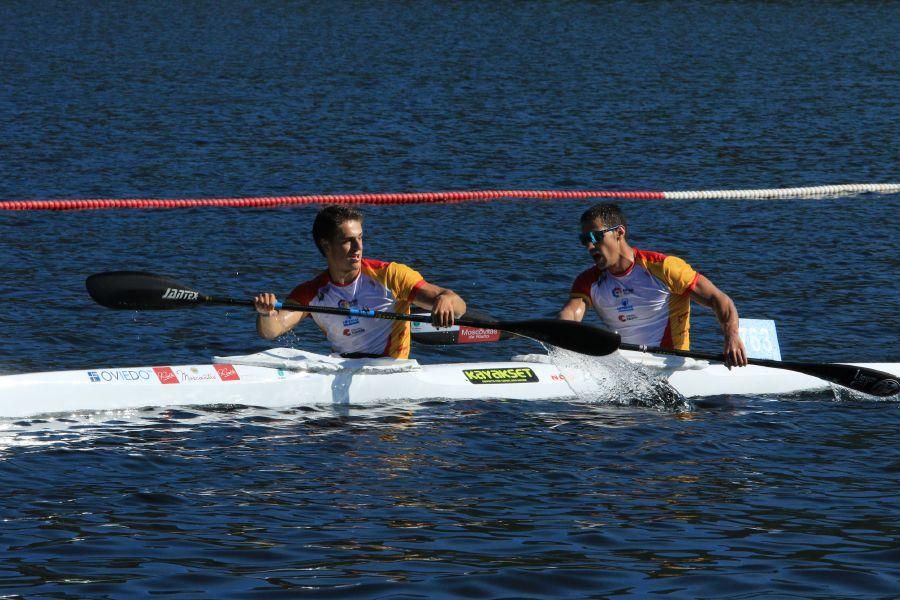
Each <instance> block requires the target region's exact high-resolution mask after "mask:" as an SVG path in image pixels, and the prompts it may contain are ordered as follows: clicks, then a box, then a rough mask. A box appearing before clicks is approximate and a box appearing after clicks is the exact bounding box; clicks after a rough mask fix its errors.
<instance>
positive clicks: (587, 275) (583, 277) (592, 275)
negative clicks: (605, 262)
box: [575, 265, 600, 281]
mask: <svg viewBox="0 0 900 600" xmlns="http://www.w3.org/2000/svg"><path fill="white" fill-rule="evenodd" d="M598 279H600V268H599V267H598V266H597V265H592V266H590V267H588V268H587V269H585V270H584V271H582V272H581V273H579V274H578V276H577V277H576V278H575V281H597V280H598Z"/></svg>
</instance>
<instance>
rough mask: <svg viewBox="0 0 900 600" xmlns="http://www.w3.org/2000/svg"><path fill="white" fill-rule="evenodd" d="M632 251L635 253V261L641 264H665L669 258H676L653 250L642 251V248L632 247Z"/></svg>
mask: <svg viewBox="0 0 900 600" xmlns="http://www.w3.org/2000/svg"><path fill="white" fill-rule="evenodd" d="M632 251H634V259H635V261H637V262H641V263H662V262H665V261H666V259H667V258H675V257H673V256H670V255H669V254H664V253H663V252H655V251H653V250H641V249H640V248H634V247H632Z"/></svg>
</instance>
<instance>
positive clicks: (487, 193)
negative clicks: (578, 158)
mask: <svg viewBox="0 0 900 600" xmlns="http://www.w3.org/2000/svg"><path fill="white" fill-rule="evenodd" d="M866 192H873V193H880V194H891V193H897V192H900V183H859V184H844V185H821V186H814V187H792V188H774V189H758V190H700V191H686V192H651V191H643V192H641V191H637V192H615V191H576V190H475V191H461V192H452V191H451V192H412V193H384V194H333V195H328V194H325V195H321V194H319V195H311V196H267V197H259V198H185V199H150V198H119V199H116V198H107V199H93V200H5V201H0V210H17V211H26V210H56V211H63V210H102V209H113V208H195V207H201V206H214V207H230V208H273V207H277V206H299V205H307V204H422V203H432V202H444V203H456V202H468V201H473V200H497V199H501V198H523V199H534V200H554V199H581V198H611V199H630V200H664V199H665V200H710V199H725V200H733V199H747V200H751V199H752V200H758V199H767V198H817V197H826V196H844V195H850V194H860V193H866Z"/></svg>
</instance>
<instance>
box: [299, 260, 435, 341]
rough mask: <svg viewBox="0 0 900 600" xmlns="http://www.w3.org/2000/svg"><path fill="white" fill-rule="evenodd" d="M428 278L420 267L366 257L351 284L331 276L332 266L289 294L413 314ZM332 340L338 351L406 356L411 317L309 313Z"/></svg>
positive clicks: (304, 300)
mask: <svg viewBox="0 0 900 600" xmlns="http://www.w3.org/2000/svg"><path fill="white" fill-rule="evenodd" d="M423 283H425V280H424V279H423V278H422V276H421V275H419V273H418V272H416V271H415V270H413V269H411V268H409V267H407V266H406V265H402V264H400V263H394V262H390V263H388V262H382V261H380V260H372V259H366V258H364V259H363V260H362V261H361V264H360V272H359V276H358V277H357V278H356V279H354V280H353V281H351V282H350V283H347V284H338V283H335V282H334V281H332V280H331V276H330V275H329V274H328V271H327V270H326V271H323V272H322V273H320V274H319V275H318V276H317V277H316V278H315V279H312V280H310V281H307V282H305V283H301V284H300V285H298V286H297V287H296V288H294V290H293V291H292V292H291V293H290V295H289V297H288V298H289V299H290V300H292V301H294V302H298V303H300V304H305V305H307V306H328V307H339V308H359V309H366V310H380V311H389V312H396V313H401V314H408V313H409V306H410V304H411V302H412V300H413V298H414V297H415V295H416V290H417V289H418V288H419V287H420V286H421V285H422V284H423ZM310 315H311V316H312V318H313V320H314V321H315V322H316V325H318V326H319V327H320V328H321V329H322V331H324V332H325V335H326V337H327V338H328V341H329V342H330V343H331V349H332V351H333V352H336V353H339V354H345V353H349V352H360V353H365V354H377V355H382V356H392V357H394V358H406V357H408V356H409V340H410V333H409V322H408V321H393V320H387V319H369V318H361V317H349V316H342V315H329V314H322V313H310Z"/></svg>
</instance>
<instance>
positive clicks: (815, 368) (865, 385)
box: [619, 343, 900, 397]
mask: <svg viewBox="0 0 900 600" xmlns="http://www.w3.org/2000/svg"><path fill="white" fill-rule="evenodd" d="M619 348H620V349H622V350H633V351H636V352H651V353H653V354H665V355H671V356H683V357H686V358H696V359H700V360H712V361H716V362H725V355H723V354H712V353H707V352H690V351H688V350H670V349H668V348H654V347H648V346H642V345H638V344H626V343H622V344H619ZM747 362H748V363H749V364H751V365H758V366H760V367H769V368H773V369H787V370H788V371H796V372H798V373H803V374H805V375H810V376H812V377H818V378H819V379H824V380H825V381H830V382H832V383H836V384H838V385H842V386H844V387H847V388H850V389H852V390H856V391H858V392H862V393H864V394H870V395H873V396H880V397H888V396H894V395H896V394H897V393H898V392H900V383H898V381H897V377H896V376H895V375H892V374H890V373H885V372H883V371H877V370H875V369H869V368H867V367H858V366H855V365H844V364H838V363H807V362H793V361H779V360H768V359H765V358H748V359H747Z"/></svg>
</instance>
